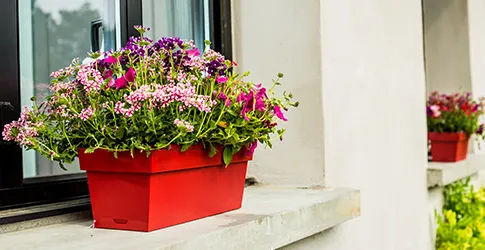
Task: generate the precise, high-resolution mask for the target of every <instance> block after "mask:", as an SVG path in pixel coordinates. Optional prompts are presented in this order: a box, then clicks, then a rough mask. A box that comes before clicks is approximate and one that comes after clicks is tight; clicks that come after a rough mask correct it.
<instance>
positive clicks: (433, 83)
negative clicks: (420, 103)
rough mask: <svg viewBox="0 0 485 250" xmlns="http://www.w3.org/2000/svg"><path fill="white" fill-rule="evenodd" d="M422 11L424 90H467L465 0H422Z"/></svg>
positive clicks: (467, 58) (469, 84)
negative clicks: (424, 67)
mask: <svg viewBox="0 0 485 250" xmlns="http://www.w3.org/2000/svg"><path fill="white" fill-rule="evenodd" d="M472 1H473V0H472ZM479 1H481V0H479ZM482 2H483V1H482ZM423 12H424V19H423V21H424V31H425V32H424V41H425V56H426V78H427V87H428V92H431V91H435V90H439V91H440V92H444V93H450V92H456V91H471V90H472V87H471V75H470V74H471V73H470V53H469V49H470V46H469V33H468V6H467V0H423ZM482 15H483V14H482Z"/></svg>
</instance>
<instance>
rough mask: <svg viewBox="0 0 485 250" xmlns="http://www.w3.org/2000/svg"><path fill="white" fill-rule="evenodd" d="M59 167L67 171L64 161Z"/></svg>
mask: <svg viewBox="0 0 485 250" xmlns="http://www.w3.org/2000/svg"><path fill="white" fill-rule="evenodd" d="M59 167H61V168H62V170H64V171H67V168H66V167H64V163H63V162H62V161H60V162H59Z"/></svg>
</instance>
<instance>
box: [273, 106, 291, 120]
mask: <svg viewBox="0 0 485 250" xmlns="http://www.w3.org/2000/svg"><path fill="white" fill-rule="evenodd" d="M273 111H274V114H275V115H276V116H277V117H278V118H280V119H281V120H283V121H288V119H286V118H285V116H284V115H283V112H281V109H280V106H278V105H275V106H274V108H273Z"/></svg>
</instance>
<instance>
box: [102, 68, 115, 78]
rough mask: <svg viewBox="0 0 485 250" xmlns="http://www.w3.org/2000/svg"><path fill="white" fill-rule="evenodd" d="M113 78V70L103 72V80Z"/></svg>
mask: <svg viewBox="0 0 485 250" xmlns="http://www.w3.org/2000/svg"><path fill="white" fill-rule="evenodd" d="M112 76H113V71H111V70H105V71H104V72H103V79H105V80H106V79H108V78H110V77H112Z"/></svg>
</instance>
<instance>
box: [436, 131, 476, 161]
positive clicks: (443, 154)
mask: <svg viewBox="0 0 485 250" xmlns="http://www.w3.org/2000/svg"><path fill="white" fill-rule="evenodd" d="M428 139H429V140H430V141H431V160H432V161H441V162H457V161H461V160H464V159H465V158H466V155H467V153H468V139H469V138H468V136H467V134H466V133H463V132H459V133H438V132H428Z"/></svg>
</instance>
